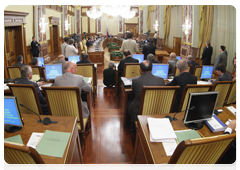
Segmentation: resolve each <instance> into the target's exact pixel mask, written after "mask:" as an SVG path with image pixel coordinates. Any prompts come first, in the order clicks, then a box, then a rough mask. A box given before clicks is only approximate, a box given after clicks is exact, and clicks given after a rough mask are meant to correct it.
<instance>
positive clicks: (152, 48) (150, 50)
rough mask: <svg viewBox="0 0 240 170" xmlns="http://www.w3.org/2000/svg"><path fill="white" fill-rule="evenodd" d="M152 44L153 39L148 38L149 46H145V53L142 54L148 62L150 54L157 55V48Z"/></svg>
mask: <svg viewBox="0 0 240 170" xmlns="http://www.w3.org/2000/svg"><path fill="white" fill-rule="evenodd" d="M152 43H153V38H152V37H148V43H147V45H144V46H143V51H142V53H143V54H144V60H147V56H148V54H153V55H155V50H156V47H155V46H154V45H153V44H152Z"/></svg>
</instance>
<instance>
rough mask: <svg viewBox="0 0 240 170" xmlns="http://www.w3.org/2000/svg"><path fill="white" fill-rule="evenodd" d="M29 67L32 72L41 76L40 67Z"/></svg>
mask: <svg viewBox="0 0 240 170" xmlns="http://www.w3.org/2000/svg"><path fill="white" fill-rule="evenodd" d="M31 67H32V71H33V73H34V74H36V75H39V77H42V72H41V67H39V66H31Z"/></svg>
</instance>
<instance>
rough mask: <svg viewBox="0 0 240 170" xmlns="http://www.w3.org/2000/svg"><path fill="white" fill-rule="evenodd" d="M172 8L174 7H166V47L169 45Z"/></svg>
mask: <svg viewBox="0 0 240 170" xmlns="http://www.w3.org/2000/svg"><path fill="white" fill-rule="evenodd" d="M172 6H173V5H164V45H165V46H166V45H168V36H169V32H170V21H171V7H172Z"/></svg>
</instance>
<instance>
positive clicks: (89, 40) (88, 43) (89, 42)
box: [86, 38, 93, 47]
mask: <svg viewBox="0 0 240 170" xmlns="http://www.w3.org/2000/svg"><path fill="white" fill-rule="evenodd" d="M86 45H87V47H89V46H90V45H93V42H92V39H91V38H88V40H87V43H86Z"/></svg>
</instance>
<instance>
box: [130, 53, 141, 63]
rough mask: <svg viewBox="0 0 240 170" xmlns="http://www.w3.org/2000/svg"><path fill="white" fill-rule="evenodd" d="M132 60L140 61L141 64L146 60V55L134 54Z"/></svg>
mask: <svg viewBox="0 0 240 170" xmlns="http://www.w3.org/2000/svg"><path fill="white" fill-rule="evenodd" d="M132 58H135V59H137V60H138V61H139V63H141V62H143V60H144V54H133V55H132Z"/></svg>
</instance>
